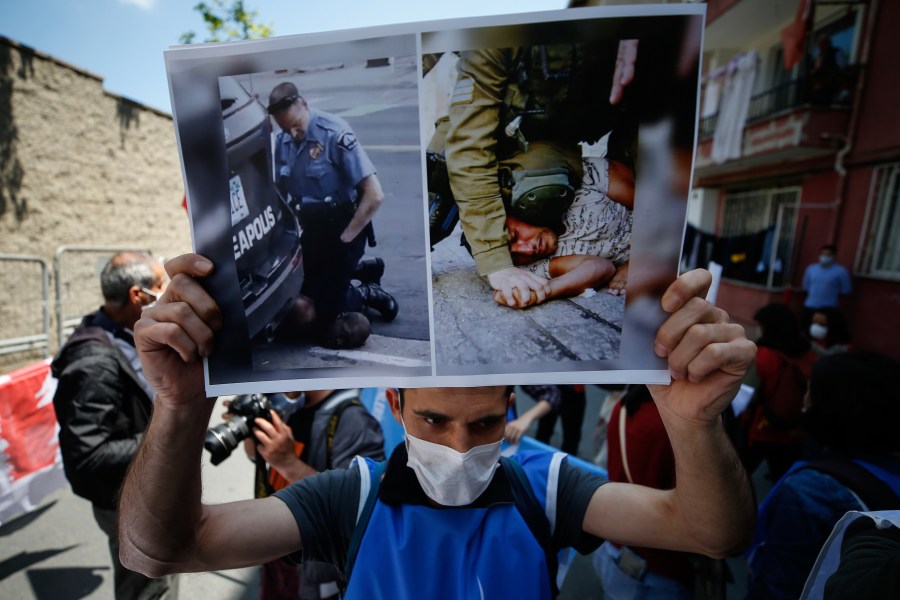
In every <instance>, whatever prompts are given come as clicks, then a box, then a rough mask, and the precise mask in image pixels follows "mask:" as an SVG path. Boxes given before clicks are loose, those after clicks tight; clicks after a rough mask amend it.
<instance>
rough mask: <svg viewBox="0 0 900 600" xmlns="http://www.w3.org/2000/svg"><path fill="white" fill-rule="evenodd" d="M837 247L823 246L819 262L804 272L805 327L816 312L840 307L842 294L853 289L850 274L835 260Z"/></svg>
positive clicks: (846, 293) (844, 294)
mask: <svg viewBox="0 0 900 600" xmlns="http://www.w3.org/2000/svg"><path fill="white" fill-rule="evenodd" d="M835 254H837V248H835V247H834V246H832V245H831V244H826V245H824V246H822V250H821V251H820V252H819V262H817V263H814V264H811V265H809V266H808V267H806V272H804V273H803V290H804V291H805V292H806V300H804V301H803V327H804V328H806V327H809V324H810V322H811V320H812V315H813V313H814V312H816V311H818V310H820V309H822V308H838V307H839V306H838V305H839V303H840V299H841V296H846V295H848V294H849V293H850V292H852V291H853V286H852V285H851V283H850V274H849V273H848V272H847V269H845V268H844V267H843V266H841V265H839V264H837V263H835V262H834V256H835Z"/></svg>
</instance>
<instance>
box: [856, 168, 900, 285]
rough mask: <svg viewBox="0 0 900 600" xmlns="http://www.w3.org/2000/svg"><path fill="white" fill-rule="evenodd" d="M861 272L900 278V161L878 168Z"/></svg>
mask: <svg viewBox="0 0 900 600" xmlns="http://www.w3.org/2000/svg"><path fill="white" fill-rule="evenodd" d="M871 190H872V194H871V196H870V197H869V203H868V207H867V211H866V223H867V228H868V231H867V232H866V234H865V235H866V237H865V242H864V248H863V256H862V261H861V264H860V269H859V271H860V272H861V273H864V274H866V275H872V276H874V277H881V278H884V279H897V280H900V163H898V164H893V165H888V166H884V167H880V168H878V169H875V173H874V175H873V179H872V188H871Z"/></svg>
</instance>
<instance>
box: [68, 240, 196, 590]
mask: <svg viewBox="0 0 900 600" xmlns="http://www.w3.org/2000/svg"><path fill="white" fill-rule="evenodd" d="M164 288H165V272H164V271H163V269H162V267H161V266H160V264H159V263H158V262H156V261H155V260H153V259H152V258H150V257H149V256H147V255H146V254H142V253H139V252H119V253H118V254H115V255H113V257H112V258H110V260H109V262H108V263H107V264H106V266H104V267H103V270H102V271H101V272H100V290H101V291H102V293H103V306H101V307H100V309H99V310H97V311H96V312H94V313H91V314H89V315H87V316H85V317H84V319H83V320H82V321H81V324H80V325H79V326H78V328H77V329H76V330H75V332H74V333H73V334H72V336H71V337H70V338H69V339H68V341H66V343H65V345H64V346H63V347H62V349H60V351H59V353H58V354H57V355H56V358H54V359H53V363H52V365H51V367H50V368H51V371H52V373H53V376H54V377H56V379H57V381H58V382H59V383H58V385H57V388H56V394H55V395H54V397H53V408H54V409H55V410H56V419H57V421H59V449H60V453H61V455H62V460H63V467H64V469H65V472H66V478H67V479H68V480H69V483H70V484H71V485H72V491H74V492H75V494H76V495H78V496H81V497H82V498H86V499H87V500H90V502H91V505H92V508H93V513H94V519H95V520H96V521H97V524H98V525H99V526H100V529H102V530H103V533H105V534H106V536H107V537H108V538H109V551H110V554H111V555H112V561H113V578H114V586H115V594H116V598H119V599H120V600H131V599H133V598H165V599H172V598H175V597H176V596H177V594H178V585H177V584H178V581H177V579H176V578H175V577H174V576H168V577H162V578H160V579H149V578H147V577H144V576H143V575H142V574H140V573H136V572H134V571H131V570H129V569H127V568H125V567H123V566H122V563H121V562H119V537H118V532H117V529H116V508H117V504H118V499H119V488H120V487H121V486H122V482H123V481H124V480H125V472H126V471H127V470H128V465H129V464H131V461H132V459H133V458H134V455H135V454H136V453H137V451H138V446H140V443H141V439H142V438H143V436H144V430H145V429H146V428H147V424H148V423H149V422H150V413H151V411H152V409H153V396H154V388H153V387H152V386H151V385H150V383H148V382H147V379H146V377H144V373H143V370H142V368H141V363H140V361H139V360H138V352H137V349H136V348H135V345H134V331H133V329H134V324H135V322H137V320H138V319H139V318H140V317H141V311H142V310H144V309H145V308H147V307H150V306H152V305H153V304H154V303H155V301H156V299H157V298H158V297H159V296H160V295H161V294H162V292H163V289H164ZM197 481H199V477H198V479H197Z"/></svg>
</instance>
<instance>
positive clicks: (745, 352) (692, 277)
mask: <svg viewBox="0 0 900 600" xmlns="http://www.w3.org/2000/svg"><path fill="white" fill-rule="evenodd" d="M711 282H712V276H711V275H710V273H709V272H708V271H706V270H703V269H698V270H695V271H690V272H688V273H685V274H683V275H682V276H681V277H679V278H678V279H677V280H676V281H675V282H674V283H673V284H672V285H671V286H669V289H668V290H666V293H665V294H663V297H662V306H663V309H664V310H665V311H666V312H668V313H671V316H670V317H669V318H668V320H666V322H665V323H663V325H662V326H661V327H660V328H659V331H658V332H657V334H656V353H657V354H658V355H659V356H662V357H667V358H668V362H669V371H670V372H671V374H672V380H673V381H672V383H671V385H668V386H664V385H652V386H648V387H649V388H650V392H651V393H652V395H653V398H654V400H656V403H657V406H658V407H659V409H660V410H661V411H667V412H669V413H671V414H672V416H674V417H676V418H677V419H680V420H682V421H683V422H687V423H690V424H696V425H708V424H712V423H716V422H718V419H719V417H720V415H721V414H722V412H723V411H724V410H725V409H726V408H727V407H728V404H729V403H730V402H731V400H732V398H733V397H734V395H735V393H736V392H737V390H738V388H739V387H740V384H741V380H742V379H743V377H744V375H745V374H746V373H747V370H748V369H749V368H750V365H751V364H753V361H754V359H755V357H756V345H755V344H754V343H753V342H751V341H749V340H748V339H747V337H746V335H745V333H744V328H743V327H741V326H740V325H737V324H734V323H731V322H730V321H729V319H728V314H727V313H726V312H725V311H723V310H722V309H719V308H716V307H715V306H714V305H712V304H710V303H709V302H707V301H706V300H705V299H704V298H705V297H706V292H707V290H708V289H709V285H710V283H711Z"/></svg>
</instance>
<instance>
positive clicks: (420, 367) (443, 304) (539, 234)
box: [166, 5, 704, 395]
mask: <svg viewBox="0 0 900 600" xmlns="http://www.w3.org/2000/svg"><path fill="white" fill-rule="evenodd" d="M703 12H704V8H703V7H702V6H693V5H677V6H676V5H672V6H669V5H666V6H655V7H648V6H634V7H613V8H604V7H591V8H579V9H573V10H558V11H549V12H544V13H531V14H519V15H499V16H491V17H479V18H467V19H456V20H449V21H434V22H430V23H404V24H397V25H390V26H382V27H375V28H366V29H358V30H346V31H336V32H328V33H317V34H307V35H296V36H285V37H281V38H269V39H264V40H251V41H244V42H236V43H227V44H215V45H207V46H202V47H189V46H185V47H176V48H173V49H170V50H169V51H168V52H167V53H166V67H167V70H168V72H169V77H170V84H171V86H172V103H173V104H172V106H173V118H174V121H175V126H176V134H177V136H178V143H179V149H180V151H181V158H182V162H183V167H184V171H185V182H186V196H187V201H188V211H189V215H190V219H191V231H192V235H193V242H194V249H195V251H196V252H198V253H200V254H202V255H204V256H206V257H207V258H209V259H210V260H211V261H212V262H213V264H214V265H215V269H214V270H213V272H212V273H211V274H210V275H209V276H207V277H205V278H203V280H202V285H203V286H204V288H205V289H206V290H207V291H208V292H209V294H210V296H212V298H213V299H214V301H215V302H216V304H217V305H218V306H219V308H220V311H221V314H222V318H223V326H222V329H221V331H220V332H219V333H218V334H217V336H216V340H215V342H216V349H215V352H214V354H213V355H212V356H210V357H209V358H208V359H207V360H206V362H205V364H204V367H205V374H206V379H207V392H208V393H210V394H214V395H215V394H233V393H239V394H246V393H257V392H281V391H285V390H290V391H297V390H309V389H325V388H328V389H331V388H344V387H359V386H362V387H369V386H375V387H392V386H459V385H463V386H465V385H493V384H497V385H499V384H503V385H506V384H509V383H515V384H546V383H554V384H555V383H559V384H574V383H623V382H631V383H634V382H641V383H665V382H668V381H669V372H668V369H667V366H666V361H665V359H663V358H661V357H659V356H657V355H656V354H655V352H654V337H655V335H656V331H657V330H658V328H659V326H660V325H661V324H662V323H663V321H664V320H665V319H666V314H665V313H664V311H663V310H662V308H661V305H660V300H661V295H662V293H663V291H664V290H665V289H666V288H667V287H668V285H669V284H670V283H671V282H672V281H673V280H674V279H675V277H676V275H677V268H678V259H679V251H680V248H681V238H682V232H683V227H684V221H685V215H686V212H687V196H688V191H689V187H690V181H691V168H692V157H693V151H694V144H695V137H696V133H695V132H696V118H697V117H696V115H697V93H698V82H699V74H698V73H699V59H700V54H701V42H702V33H703Z"/></svg>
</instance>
